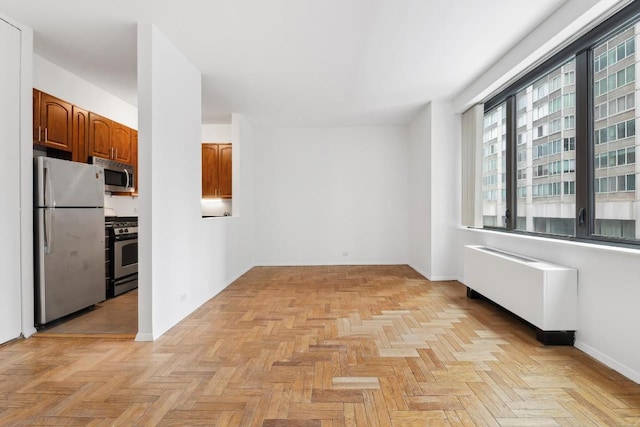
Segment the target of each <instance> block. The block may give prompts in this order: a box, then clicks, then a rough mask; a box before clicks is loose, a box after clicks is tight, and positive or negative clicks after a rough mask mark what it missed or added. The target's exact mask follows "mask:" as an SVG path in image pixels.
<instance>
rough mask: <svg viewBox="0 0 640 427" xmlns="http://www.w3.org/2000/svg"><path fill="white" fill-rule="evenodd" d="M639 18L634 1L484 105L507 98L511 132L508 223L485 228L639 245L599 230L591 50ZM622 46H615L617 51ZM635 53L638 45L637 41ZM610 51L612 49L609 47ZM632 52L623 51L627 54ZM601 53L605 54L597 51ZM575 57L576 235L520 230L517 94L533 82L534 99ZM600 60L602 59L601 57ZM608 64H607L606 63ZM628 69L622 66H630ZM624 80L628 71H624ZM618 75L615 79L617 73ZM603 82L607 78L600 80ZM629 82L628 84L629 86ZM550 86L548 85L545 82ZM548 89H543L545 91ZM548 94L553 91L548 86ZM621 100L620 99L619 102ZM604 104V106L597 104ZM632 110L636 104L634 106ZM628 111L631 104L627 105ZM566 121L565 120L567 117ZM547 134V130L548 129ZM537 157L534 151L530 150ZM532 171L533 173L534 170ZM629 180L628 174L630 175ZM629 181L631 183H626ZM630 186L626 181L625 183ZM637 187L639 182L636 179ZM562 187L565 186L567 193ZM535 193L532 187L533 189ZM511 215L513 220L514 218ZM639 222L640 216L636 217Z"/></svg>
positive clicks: (489, 107) (493, 105) (639, 6)
mask: <svg viewBox="0 0 640 427" xmlns="http://www.w3.org/2000/svg"><path fill="white" fill-rule="evenodd" d="M639 20H640V2H632V3H630V4H629V5H627V6H625V7H624V8H622V9H621V10H619V11H618V12H617V13H615V14H614V15H613V16H611V17H609V18H608V19H606V20H605V21H604V22H602V23H600V24H599V25H597V26H596V27H594V28H592V29H591V30H590V31H588V32H587V33H586V34H584V35H583V36H581V37H579V38H578V39H576V40H575V41H573V42H571V43H570V44H568V45H567V46H565V47H564V48H562V49H560V50H559V51H558V52H557V53H555V54H553V55H552V56H550V57H549V58H548V59H546V60H545V61H543V62H542V63H541V64H540V65H538V66H536V67H535V68H533V69H531V70H530V71H528V72H526V73H525V74H524V75H521V77H519V78H518V79H517V80H515V81H514V82H513V83H511V84H509V85H508V86H507V87H506V88H504V89H503V90H502V91H501V92H499V93H497V94H496V95H494V96H493V97H491V98H490V99H489V100H487V101H486V102H485V104H484V107H485V112H490V111H491V110H492V109H494V108H496V107H498V106H499V105H500V104H502V103H504V102H506V105H507V109H506V111H507V118H506V123H507V134H506V144H507V147H506V174H507V182H506V188H507V194H506V196H507V197H506V209H505V212H504V216H505V218H506V221H505V226H504V227H493V226H484V227H483V228H485V229H490V230H496V231H502V232H508V233H518V234H531V235H536V236H542V237H546V238H551V239H561V240H574V241H586V242H590V243H598V244H606V245H613V246H623V247H632V248H636V249H637V248H639V247H640V236H636V238H635V239H633V240H632V239H623V238H616V237H609V236H602V235H597V234H595V231H596V214H595V212H596V211H595V205H596V200H595V197H596V190H597V189H596V188H595V175H596V169H595V164H594V160H595V157H594V156H595V140H594V139H595V138H594V131H593V130H594V119H595V117H594V89H595V88H594V86H595V83H596V82H595V81H594V61H595V60H596V59H595V58H594V55H593V50H592V49H593V48H594V47H595V46H597V45H598V44H599V43H601V42H604V41H606V40H607V39H608V38H610V37H612V36H613V35H615V34H616V33H619V32H622V31H625V30H627V29H628V28H630V27H631V26H632V25H633V24H635V23H636V22H638V21H639ZM626 43H627V41H625V42H623V43H622V44H624V45H625V52H626ZM617 49H618V46H615V47H614V48H612V49H611V50H613V51H616V53H617ZM633 50H634V52H633V53H636V55H638V53H637V52H636V51H637V49H636V46H635V44H634V49H633ZM607 55H608V51H607ZM629 55H631V53H628V54H625V58H626V57H627V56H629ZM599 56H602V55H599ZM571 58H574V59H575V70H574V71H573V72H574V74H573V76H574V82H575V83H574V84H575V92H574V93H573V94H574V95H575V98H574V107H573V108H575V113H574V114H575V119H574V127H573V129H574V130H575V137H574V138H575V152H576V153H575V181H574V186H575V193H574V194H575V201H576V203H575V216H574V218H575V224H576V228H575V236H566V235H556V234H545V233H540V232H532V231H525V230H518V229H516V223H517V221H515V219H516V218H517V217H518V211H517V201H518V193H517V191H518V190H517V170H518V169H517V159H516V155H517V154H516V152H517V123H516V121H517V105H516V95H517V93H518V92H519V91H521V90H522V88H523V87H526V86H529V85H533V90H532V95H533V97H534V100H535V98H536V94H537V91H538V90H540V89H541V88H543V86H544V85H540V86H537V87H536V82H538V81H539V80H540V79H541V78H543V77H544V76H545V75H547V74H549V73H550V72H551V71H553V70H554V69H555V68H557V67H559V66H561V65H562V64H564V63H565V62H566V61H567V60H570V59H571ZM598 60H599V59H598ZM609 65H610V64H608V63H607V65H606V66H605V67H608V66H609ZM627 68H628V67H624V68H623V70H626V69H627ZM561 78H562V80H561V84H562V83H564V75H562V76H561ZM625 78H626V71H625ZM616 79H617V77H616ZM600 80H606V78H605V79H600ZM629 83H630V82H626V81H625V84H629ZM545 84H547V83H545ZM543 90H544V89H543ZM547 93H549V89H548V88H547ZM616 101H617V100H616ZM599 105H600V104H599ZM634 108H636V107H635V105H634ZM627 110H628V106H627ZM563 125H564V121H563ZM536 132H537V128H535V127H534V128H533V129H532V137H533V140H535V139H536V136H535V135H536ZM547 133H549V132H547ZM532 155H533V152H532ZM532 173H533V172H532ZM627 180H628V178H627ZM627 182H628V181H627ZM627 185H628V184H627ZM634 186H635V182H634ZM562 190H564V188H562V189H561V192H563V191H562ZM532 192H533V189H532ZM512 219H513V220H512ZM638 220H640V219H638Z"/></svg>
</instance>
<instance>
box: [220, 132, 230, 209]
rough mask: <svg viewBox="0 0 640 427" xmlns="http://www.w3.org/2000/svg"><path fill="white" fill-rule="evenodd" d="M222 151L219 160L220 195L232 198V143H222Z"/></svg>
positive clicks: (224, 197)
mask: <svg viewBox="0 0 640 427" xmlns="http://www.w3.org/2000/svg"><path fill="white" fill-rule="evenodd" d="M219 147H220V151H219V153H218V156H219V162H218V165H219V167H218V171H219V174H218V182H219V185H218V187H219V188H220V190H219V192H218V193H219V196H220V197H221V198H223V199H230V198H231V197H232V193H231V151H232V148H231V144H220V145H219Z"/></svg>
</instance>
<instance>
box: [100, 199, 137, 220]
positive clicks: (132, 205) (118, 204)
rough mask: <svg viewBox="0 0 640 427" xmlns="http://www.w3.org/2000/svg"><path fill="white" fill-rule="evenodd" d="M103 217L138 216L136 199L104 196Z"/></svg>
mask: <svg viewBox="0 0 640 427" xmlns="http://www.w3.org/2000/svg"><path fill="white" fill-rule="evenodd" d="M104 208H105V209H104V211H105V216H113V215H115V216H138V198H137V197H133V196H112V195H110V194H105V195H104Z"/></svg>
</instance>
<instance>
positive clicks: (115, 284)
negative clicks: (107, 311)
mask: <svg viewBox="0 0 640 427" xmlns="http://www.w3.org/2000/svg"><path fill="white" fill-rule="evenodd" d="M110 240H111V251H110V252H111V266H110V268H111V286H110V289H109V290H108V294H110V296H117V295H120V294H122V293H124V292H127V291H130V290H132V289H135V288H137V287H138V223H137V219H136V220H127V221H115V222H114V224H113V228H112V229H111V239H110Z"/></svg>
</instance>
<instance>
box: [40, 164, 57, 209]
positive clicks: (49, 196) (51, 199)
mask: <svg viewBox="0 0 640 427" xmlns="http://www.w3.org/2000/svg"><path fill="white" fill-rule="evenodd" d="M43 175H44V187H45V188H44V206H45V207H51V208H53V209H55V207H56V197H55V194H53V185H52V183H51V170H50V169H49V167H48V166H47V165H46V163H45V164H44V165H43Z"/></svg>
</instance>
